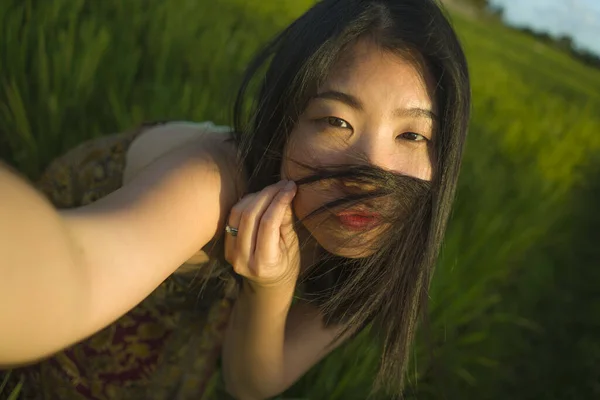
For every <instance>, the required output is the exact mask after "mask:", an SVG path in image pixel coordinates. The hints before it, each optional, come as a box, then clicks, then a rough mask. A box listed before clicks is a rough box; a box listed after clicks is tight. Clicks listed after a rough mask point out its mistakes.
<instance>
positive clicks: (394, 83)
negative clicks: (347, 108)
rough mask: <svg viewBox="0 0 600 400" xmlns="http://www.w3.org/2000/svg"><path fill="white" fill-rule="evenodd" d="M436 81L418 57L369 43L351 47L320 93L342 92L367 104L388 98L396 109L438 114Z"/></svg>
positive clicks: (366, 41) (337, 63) (336, 65)
mask: <svg viewBox="0 0 600 400" xmlns="http://www.w3.org/2000/svg"><path fill="white" fill-rule="evenodd" d="M432 82H433V79H432V78H431V77H430V76H429V73H428V71H427V70H426V69H425V67H424V63H422V62H419V61H418V59H417V57H410V56H409V55H408V53H407V56H406V57H403V56H402V55H400V54H398V53H393V52H391V51H387V50H385V49H382V48H381V47H380V46H378V45H377V44H375V43H374V42H372V41H369V40H361V41H358V42H357V43H355V44H354V45H353V46H351V47H349V48H348V50H346V52H344V53H343V54H342V55H341V57H340V58H339V60H338V61H337V62H336V63H335V64H334V66H333V68H332V70H331V71H330V73H329V76H328V78H327V79H326V80H325V82H323V84H322V85H321V87H320V88H319V93H323V92H327V91H339V92H342V93H348V94H351V95H353V96H355V97H358V98H363V100H365V101H367V102H368V101H373V100H376V101H380V100H382V99H383V98H389V99H390V100H391V101H395V102H396V103H398V104H397V106H406V107H409V106H411V107H420V108H423V109H430V110H432V112H434V113H436V110H435V104H432V102H433V100H434V96H433V87H434V85H432Z"/></svg>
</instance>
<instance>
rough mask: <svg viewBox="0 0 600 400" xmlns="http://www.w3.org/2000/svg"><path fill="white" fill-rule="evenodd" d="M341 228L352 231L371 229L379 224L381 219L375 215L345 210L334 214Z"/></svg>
mask: <svg viewBox="0 0 600 400" xmlns="http://www.w3.org/2000/svg"><path fill="white" fill-rule="evenodd" d="M336 216H337V217H338V220H339V221H340V223H341V224H342V226H343V227H344V228H346V229H349V230H353V231H362V230H367V229H370V228H373V227H374V226H375V225H378V224H379V223H380V220H381V217H380V215H379V214H377V213H372V212H367V211H357V210H345V211H342V212H339V213H337V214H336Z"/></svg>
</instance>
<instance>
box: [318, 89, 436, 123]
mask: <svg viewBox="0 0 600 400" xmlns="http://www.w3.org/2000/svg"><path fill="white" fill-rule="evenodd" d="M312 99H313V100H316V99H323V100H335V101H339V102H341V103H344V104H346V105H347V106H349V107H352V108H354V109H355V110H357V111H363V110H364V107H363V104H362V102H361V101H360V100H359V99H358V98H357V97H355V96H352V95H351V94H348V93H344V92H340V91H337V90H327V91H325V92H322V93H318V94H316V95H315V96H313V97H312ZM394 116H396V117H413V118H427V119H430V120H432V121H438V120H439V118H438V116H437V115H436V114H435V113H434V112H433V111H432V110H429V109H427V108H421V107H410V108H398V109H397V110H395V111H394Z"/></svg>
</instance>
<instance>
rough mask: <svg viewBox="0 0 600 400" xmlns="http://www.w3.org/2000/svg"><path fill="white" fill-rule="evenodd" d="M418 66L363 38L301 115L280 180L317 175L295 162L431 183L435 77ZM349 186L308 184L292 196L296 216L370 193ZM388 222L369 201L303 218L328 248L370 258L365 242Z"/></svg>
mask: <svg viewBox="0 0 600 400" xmlns="http://www.w3.org/2000/svg"><path fill="white" fill-rule="evenodd" d="M418 68H419V67H418V66H415V62H413V61H409V60H407V59H404V58H402V57H400V56H398V55H395V54H392V53H390V52H386V51H384V50H381V49H380V48H379V47H378V46H376V45H375V44H373V43H371V42H369V41H360V42H358V43H357V44H356V45H355V46H354V47H353V49H352V51H351V52H349V54H348V55H346V56H345V57H343V58H342V60H340V61H339V62H338V63H337V64H336V66H335V68H334V70H333V73H332V74H331V77H330V78H329V80H328V81H327V82H326V83H325V84H324V85H323V86H322V87H321V88H319V90H318V94H317V95H316V96H315V97H313V98H312V99H311V101H310V102H309V103H308V106H307V108H306V110H305V111H304V113H303V114H302V115H301V116H300V119H299V121H298V123H297V125H296V126H295V128H294V130H293V131H292V134H291V136H290V139H289V141H288V143H287V144H286V148H285V157H284V161H283V163H282V170H281V175H282V178H283V179H291V180H298V179H300V178H302V177H305V176H308V175H312V171H309V170H306V169H305V168H302V167H301V166H300V165H298V164H297V163H295V162H293V161H292V160H296V161H299V162H301V163H303V164H306V165H310V166H313V167H326V166H328V165H340V164H342V165H343V164H361V163H368V164H371V165H375V166H377V167H380V168H383V169H385V170H388V171H391V172H396V173H402V174H404V175H409V176H413V177H416V178H420V179H424V180H431V177H432V171H433V160H432V153H433V148H434V147H433V140H435V138H434V134H435V129H436V120H437V117H436V113H437V111H436V108H435V104H434V103H433V101H432V97H433V96H432V95H431V87H432V85H431V82H429V79H428V78H427V74H426V73H423V71H422V70H421V71H420V70H419V69H418ZM424 77H425V79H427V80H428V81H427V82H426V80H425V79H424ZM351 186H356V185H350V184H348V183H346V184H344V183H343V182H339V181H338V182H333V181H332V180H324V181H320V182H317V183H313V184H309V185H302V186H301V187H299V189H298V193H297V195H296V197H295V199H294V211H295V213H296V216H297V217H298V218H299V219H300V220H303V219H304V218H305V217H306V216H307V215H308V214H310V213H311V212H312V211H314V210H316V209H318V208H319V207H320V206H322V205H324V204H326V203H328V202H330V201H332V200H335V199H338V198H341V197H343V196H344V195H346V194H348V193H352V192H353V191H365V190H369V188H360V187H351ZM384 222H385V221H379V220H378V218H377V210H376V209H373V208H371V207H369V206H368V205H367V204H363V205H361V206H356V207H353V208H351V209H349V210H348V209H347V210H344V211H342V210H331V211H330V212H325V213H319V214H317V215H316V216H313V217H310V218H308V219H306V220H303V224H304V227H305V228H306V229H307V230H308V232H310V234H311V235H312V236H313V237H314V238H315V239H316V240H317V241H318V242H319V244H320V245H321V246H322V247H323V248H324V249H325V250H327V251H329V252H330V253H333V254H336V255H338V256H342V257H348V258H356V257H364V256H367V255H369V254H370V253H371V252H372V250H368V248H367V246H365V243H367V242H368V240H367V239H368V238H369V237H374V235H376V234H377V230H378V228H381V227H383V226H384Z"/></svg>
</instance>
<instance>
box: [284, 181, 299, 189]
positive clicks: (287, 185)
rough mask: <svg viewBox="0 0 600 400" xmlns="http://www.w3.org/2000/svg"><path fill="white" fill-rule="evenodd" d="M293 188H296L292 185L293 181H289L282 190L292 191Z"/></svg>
mask: <svg viewBox="0 0 600 400" xmlns="http://www.w3.org/2000/svg"><path fill="white" fill-rule="evenodd" d="M295 186H296V183H294V181H289V182H288V183H287V184H286V185H285V187H284V188H283V189H284V190H292V189H294V187H295Z"/></svg>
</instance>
